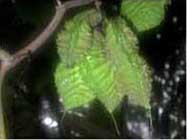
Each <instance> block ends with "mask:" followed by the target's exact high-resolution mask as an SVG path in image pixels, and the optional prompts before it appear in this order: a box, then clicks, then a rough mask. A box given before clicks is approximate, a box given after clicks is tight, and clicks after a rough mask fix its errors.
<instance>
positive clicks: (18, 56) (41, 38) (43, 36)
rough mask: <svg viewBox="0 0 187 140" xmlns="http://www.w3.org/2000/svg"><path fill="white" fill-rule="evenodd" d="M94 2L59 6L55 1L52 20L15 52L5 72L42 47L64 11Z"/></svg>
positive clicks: (75, 1)
mask: <svg viewBox="0 0 187 140" xmlns="http://www.w3.org/2000/svg"><path fill="white" fill-rule="evenodd" d="M94 1H95V0H71V1H67V2H65V3H64V4H61V3H60V2H59V1H58V0H57V6H56V12H55V15H54V16H53V18H52V20H51V21H50V22H49V24H48V25H47V27H46V28H45V29H44V30H43V31H42V32H41V33H40V34H39V35H38V36H37V37H36V39H34V40H33V41H32V42H31V43H29V44H28V45H26V46H25V47H24V48H23V49H21V50H19V51H17V52H16V53H15V54H14V55H13V56H12V57H11V60H10V63H9V67H6V71H8V70H10V69H12V68H14V67H15V66H17V65H18V64H19V63H20V62H22V61H23V60H24V59H25V58H26V57H27V56H28V54H34V53H35V52H36V51H37V50H38V49H39V48H41V47H42V46H43V45H44V43H45V42H46V41H47V40H48V39H49V38H50V37H51V35H52V34H53V33H54V32H55V30H56V29H57V27H58V26H59V24H60V23H61V20H62V18H63V17H64V14H65V13H66V11H68V10H69V9H72V8H75V7H79V6H83V5H88V4H91V3H92V2H94Z"/></svg>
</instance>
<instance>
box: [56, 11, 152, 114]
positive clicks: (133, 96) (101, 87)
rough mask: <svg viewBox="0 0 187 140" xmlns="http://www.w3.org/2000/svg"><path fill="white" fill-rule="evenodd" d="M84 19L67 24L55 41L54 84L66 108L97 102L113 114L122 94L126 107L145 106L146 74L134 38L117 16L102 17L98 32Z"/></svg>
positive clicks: (75, 18)
mask: <svg viewBox="0 0 187 140" xmlns="http://www.w3.org/2000/svg"><path fill="white" fill-rule="evenodd" d="M92 14H93V13H92ZM92 14H90V15H92ZM87 16H88V15H87V14H85V15H84V16H83V17H84V18H82V17H81V16H80V15H79V16H76V17H74V18H73V19H72V20H70V21H69V22H67V25H65V30H63V31H62V32H61V33H60V34H59V35H58V39H57V46H58V53H59V56H60V62H59V64H58V65H57V68H56V71H55V84H56V87H57V91H58V93H59V95H60V97H62V99H63V102H64V106H65V108H66V109H74V108H78V107H81V106H84V105H86V104H88V103H90V102H91V101H93V100H94V99H97V100H99V101H100V102H101V103H102V104H103V105H104V106H105V108H106V109H107V110H108V111H109V112H110V114H112V112H113V111H114V110H115V109H116V108H117V107H118V106H119V105H120V103H121V101H122V100H123V97H124V96H125V95H126V96H128V97H129V99H130V103H131V104H133V105H138V106H141V107H144V108H146V109H147V108H150V104H149V95H150V93H151V86H150V84H151V80H150V79H151V78H150V71H149V68H148V66H147V63H146V62H145V61H144V59H143V58H142V57H141V56H140V55H139V52H138V51H139V49H138V41H137V37H136V36H135V34H134V33H133V32H132V31H131V29H130V28H129V27H128V26H127V25H126V23H125V21H124V20H123V19H121V18H116V19H115V20H114V21H113V20H107V19H104V22H105V23H104V24H103V25H104V28H103V32H101V31H98V30H97V29H92V28H93V27H90V26H89V25H90V24H89V22H88V21H90V20H86V19H87V18H86V17H87ZM91 17H92V16H91ZM95 25H96V24H95Z"/></svg>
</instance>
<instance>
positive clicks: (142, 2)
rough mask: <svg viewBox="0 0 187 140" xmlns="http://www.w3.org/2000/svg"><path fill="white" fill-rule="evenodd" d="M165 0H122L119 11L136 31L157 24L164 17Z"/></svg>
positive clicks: (147, 28) (145, 29)
mask: <svg viewBox="0 0 187 140" xmlns="http://www.w3.org/2000/svg"><path fill="white" fill-rule="evenodd" d="M166 3H167V0H123V1H122V4H121V9H120V12H121V14H122V16H123V17H126V18H127V19H128V20H129V21H130V22H131V23H132V24H133V25H134V27H135V28H136V30H137V31H138V32H142V31H147V30H149V29H151V28H154V27H156V26H158V25H159V24H160V23H161V21H162V20H163V19H164V15H165V8H166V7H165V6H166Z"/></svg>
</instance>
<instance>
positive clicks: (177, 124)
mask: <svg viewBox="0 0 187 140" xmlns="http://www.w3.org/2000/svg"><path fill="white" fill-rule="evenodd" d="M40 1H41V0H40ZM31 3H32V2H31ZM33 3H34V4H37V0H35V1H34V0H33ZM103 3H104V8H105V9H106V10H108V11H110V9H112V7H113V6H114V5H115V6H119V3H120V1H119V0H116V1H112V0H111V1H108V0H107V1H103ZM30 6H31V5H30ZM185 11H186V1H185V0H172V4H171V5H169V6H168V9H167V12H166V18H165V21H164V22H163V23H162V25H161V26H160V27H159V28H156V29H154V30H152V31H150V32H147V33H145V34H143V35H141V34H140V35H139V39H140V44H141V51H142V52H143V53H144V55H145V56H146V57H147V60H148V61H149V63H150V65H151V66H152V67H153V69H154V76H153V79H154V81H153V88H154V91H153V96H152V102H153V103H155V105H153V110H152V115H153V125H154V136H153V137H155V138H186V134H185V132H186V126H184V125H183V122H184V121H186V92H185V91H186V86H185V85H186V79H185V77H186V76H185V74H182V75H180V76H179V78H180V81H179V82H175V78H176V72H177V71H178V70H183V71H185V72H186V70H185V67H186V60H185V58H186V12H185ZM115 14H117V12H116V13H115ZM115 14H114V13H111V14H110V13H109V15H110V16H113V15H115ZM176 19H177V20H176ZM36 29H37V27H36V25H34V24H32V23H30V22H25V21H23V20H22V19H21V18H20V17H19V15H18V13H17V10H16V5H15V4H14V3H12V1H10V0H0V47H3V48H4V49H7V50H8V51H9V52H11V53H13V52H15V50H17V49H19V48H20V46H21V44H22V43H23V42H24V41H27V38H29V36H30V35H31V33H32V32H33V31H34V30H36ZM49 46H50V43H49ZM47 51H52V50H51V49H50V48H49V47H48V48H47V49H46V50H45V51H44V52H43V53H42V54H41V55H40V57H39V58H38V59H37V58H36V59H34V60H33V61H31V62H30V61H28V62H25V66H24V70H23V71H24V72H19V74H18V75H19V76H18V77H19V78H16V80H14V81H13V82H12V83H11V85H12V86H13V88H14V89H15V91H17V92H16V93H15V95H14V96H15V98H16V99H15V100H14V107H13V108H12V110H13V111H12V112H13V114H14V115H13V116H12V124H11V128H12V131H13V132H12V133H13V134H12V137H13V138H48V137H49V138H50V137H54V138H55V137H62V136H61V135H60V134H59V133H60V132H61V131H59V130H55V131H54V132H50V130H48V129H46V128H43V127H41V126H40V125H39V124H40V123H39V120H38V119H37V118H38V116H39V115H40V114H41V112H45V111H43V110H42V107H41V108H40V106H41V104H42V102H43V101H44V100H48V101H49V102H52V103H53V102H55V101H53V100H52V101H51V100H50V99H48V98H46V97H44V98H43V97H42V98H37V96H36V97H31V96H30V95H28V94H29V92H30V91H26V90H23V86H22V85H27V88H28V89H30V88H31V87H32V86H33V85H32V84H31V83H29V82H28V80H25V81H22V79H21V78H22V76H23V75H24V76H23V77H24V79H27V78H29V79H30V77H29V76H28V72H31V73H30V75H32V76H33V75H35V76H36V72H33V69H32V68H34V67H35V68H37V72H42V71H43V69H42V68H41V69H40V65H43V66H44V67H45V66H46V67H48V65H49V64H47V63H46V62H47V61H48V59H47V58H46V54H47ZM181 61H183V62H185V63H184V64H183V63H182V62H181ZM166 63H167V64H169V65H170V68H169V69H167V68H166V67H165V64H166ZM30 64H31V65H32V67H31V66H29V65H30ZM28 69H32V70H31V71H29V70H28ZM25 71H26V72H25ZM22 73H25V74H22ZM166 73H169V77H167V75H166ZM20 75H21V76H20ZM25 75H26V76H25ZM20 77H21V78H20ZM159 78H160V79H159ZM31 79H32V78H31ZM163 79H164V80H165V81H166V82H165V84H162V82H161V81H162V80H163ZM20 80H21V81H20ZM171 81H172V82H173V84H171V83H172V82H171ZM27 82H28V83H27ZM168 88H171V91H168V92H167V93H168V95H169V98H170V100H169V101H168V102H167V103H164V99H165V97H164V95H163V92H164V91H167V90H168ZM54 98H55V97H54ZM54 100H55V99H54ZM20 101H23V103H20ZM31 106H32V107H31ZM38 106H39V109H38ZM160 108H162V109H163V113H161V114H159V110H160ZM40 109H41V110H40ZM47 111H48V113H49V112H53V111H50V109H49V110H47ZM54 112H58V109H56V110H55V111H54ZM55 115H56V116H58V113H56V114H55ZM23 116H24V117H23ZM173 116H174V117H173ZM21 118H25V119H24V120H23V119H21ZM57 118H58V117H57ZM26 124H32V125H26ZM18 126H19V127H18ZM59 129H61V128H59ZM49 132H50V133H49Z"/></svg>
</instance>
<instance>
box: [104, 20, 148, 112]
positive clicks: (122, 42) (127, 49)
mask: <svg viewBox="0 0 187 140" xmlns="http://www.w3.org/2000/svg"><path fill="white" fill-rule="evenodd" d="M105 42H106V46H107V49H108V54H110V55H109V57H108V59H109V60H110V63H111V67H113V69H114V68H115V81H116V83H117V84H116V85H117V91H118V94H121V95H123V96H124V95H126V96H128V98H129V103H130V104H133V105H137V106H141V107H144V108H146V109H148V108H150V104H149V101H150V93H151V77H150V70H149V68H148V66H147V64H146V62H145V60H144V59H143V58H142V56H140V55H139V52H138V49H137V45H138V44H137V38H136V36H135V35H134V34H133V32H132V31H131V30H130V29H129V28H128V26H127V25H126V23H125V21H124V20H123V19H120V18H118V19H116V20H115V21H112V22H110V23H108V24H107V28H106V41H105ZM123 96H122V97H123Z"/></svg>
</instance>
